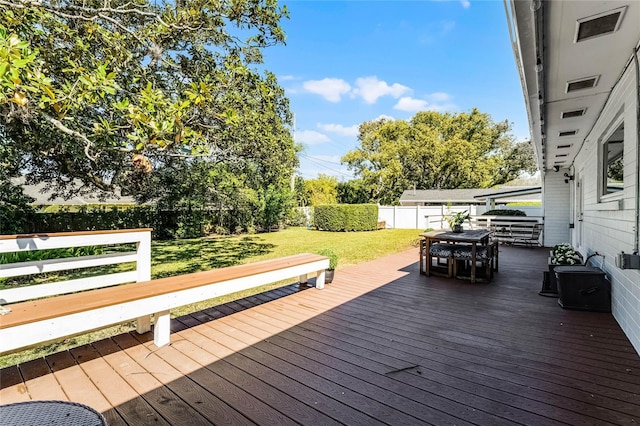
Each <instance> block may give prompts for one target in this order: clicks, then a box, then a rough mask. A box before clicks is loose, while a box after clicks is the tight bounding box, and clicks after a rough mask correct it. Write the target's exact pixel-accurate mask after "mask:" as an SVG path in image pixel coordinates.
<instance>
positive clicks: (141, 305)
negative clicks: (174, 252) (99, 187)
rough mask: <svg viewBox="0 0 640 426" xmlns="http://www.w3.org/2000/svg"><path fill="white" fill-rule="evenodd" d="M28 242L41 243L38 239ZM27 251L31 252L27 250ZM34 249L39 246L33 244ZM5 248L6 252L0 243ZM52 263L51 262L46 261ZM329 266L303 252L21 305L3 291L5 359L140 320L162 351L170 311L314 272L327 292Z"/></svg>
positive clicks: (0, 339)
mask: <svg viewBox="0 0 640 426" xmlns="http://www.w3.org/2000/svg"><path fill="white" fill-rule="evenodd" d="M135 232H136V231H134V233H135ZM103 235H104V234H103ZM65 236H69V234H68V233H67V234H65ZM37 237H38V238H46V239H47V241H49V240H50V239H51V238H53V239H56V238H57V237H58V235H56V234H48V235H46V236H37ZM24 238H25V236H14V239H15V240H16V241H17V242H18V241H21V240H23V239H24ZM27 238H36V236H28V237H27ZM129 239H130V238H129ZM0 242H2V240H0ZM18 244H19V245H20V243H18ZM23 246H25V247H26V245H23ZM31 247H35V246H34V245H31ZM0 249H2V245H1V244H0ZM5 249H6V247H5ZM149 253H150V251H149ZM78 259H82V258H78ZM47 263H48V264H50V263H51V262H48V261H47ZM76 265H77V263H76ZM2 266H3V269H2V272H5V273H6V271H7V268H4V266H6V265H2ZM328 267H329V259H328V258H327V257H325V256H320V255H317V254H309V253H304V254H299V255H293V256H287V257H282V258H277V259H271V260H265V261H261V262H255V263H251V264H246V265H237V266H231V267H227V268H221V269H214V270H210V271H204V272H196V273H192V274H187V275H179V276H174V277H168V278H161V279H156V280H146V281H139V282H135V283H129V284H124V285H118V286H111V287H103V288H93V289H89V290H85V291H81V292H78V293H71V294H59V295H55V296H53V297H48V298H45V299H38V300H27V301H21V302H19V303H12V301H11V300H7V299H6V296H7V294H9V296H11V295H12V294H11V293H7V292H6V291H4V290H3V291H2V292H0V298H2V299H4V301H3V303H10V304H9V305H8V306H6V307H7V308H9V309H10V310H11V312H9V313H7V314H6V315H3V316H1V317H0V354H2V353H7V352H11V351H16V350H18V349H23V348H28V347H30V346H34V345H37V344H43V343H47V342H51V341H55V340H58V339H60V338H63V337H68V336H73V335H77V334H81V333H85V332H88V331H92V330H96V329H99V328H104V327H107V326H111V325H114V324H119V323H122V322H126V321H130V320H134V319H137V320H138V326H137V331H138V332H140V333H143V332H147V331H149V330H150V328H151V327H150V324H151V322H150V318H151V316H152V315H153V316H154V330H153V331H154V343H155V344H156V345H157V346H163V345H166V344H168V343H169V341H170V329H169V320H170V310H171V309H174V308H176V307H179V306H184V305H188V304H191V303H195V302H199V301H203V300H207V299H211V298H215V297H218V296H222V295H226V294H230V293H234V292H237V291H242V290H246V289H249V288H253V287H258V286H261V285H264V284H269V283H273V282H277V281H280V280H284V279H288V278H293V277H299V279H300V282H302V283H305V282H307V275H308V274H309V273H316V275H317V278H316V288H323V287H324V276H325V269H327V268H328ZM0 276H1V275H0ZM5 276H6V274H5ZM84 280H85V281H90V279H84ZM74 281H77V280H74ZM85 284H86V283H85ZM95 284H96V287H99V286H101V282H100V280H96V282H95ZM40 286H41V285H35V286H31V287H27V288H29V289H32V288H37V287H40ZM46 286H48V284H46ZM31 292H33V290H32V291H31ZM48 293H50V292H48ZM47 295H50V294H47ZM23 300H24V299H23Z"/></svg>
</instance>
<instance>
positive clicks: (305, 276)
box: [299, 274, 309, 284]
mask: <svg viewBox="0 0 640 426" xmlns="http://www.w3.org/2000/svg"><path fill="white" fill-rule="evenodd" d="M299 281H300V284H306V283H307V282H308V281H309V278H308V277H307V274H304V275H300V279H299Z"/></svg>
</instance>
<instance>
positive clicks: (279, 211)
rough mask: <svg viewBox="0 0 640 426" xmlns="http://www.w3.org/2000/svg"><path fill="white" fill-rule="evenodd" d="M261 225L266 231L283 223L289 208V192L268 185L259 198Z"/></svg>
mask: <svg viewBox="0 0 640 426" xmlns="http://www.w3.org/2000/svg"><path fill="white" fill-rule="evenodd" d="M261 201H262V204H261V206H262V209H261V213H262V214H261V225H262V226H263V228H264V229H266V230H267V231H269V230H271V228H272V227H273V226H277V225H279V224H280V223H281V222H284V218H285V216H286V214H287V211H288V210H289V209H290V207H291V203H292V197H291V193H290V192H289V190H287V189H284V188H276V187H275V186H273V185H270V186H269V187H268V188H267V189H266V190H264V191H263V193H262V196H261Z"/></svg>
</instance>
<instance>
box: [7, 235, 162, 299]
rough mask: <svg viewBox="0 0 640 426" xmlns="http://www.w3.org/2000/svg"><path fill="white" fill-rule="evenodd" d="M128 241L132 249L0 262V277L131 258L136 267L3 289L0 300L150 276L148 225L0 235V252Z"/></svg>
mask: <svg viewBox="0 0 640 426" xmlns="http://www.w3.org/2000/svg"><path fill="white" fill-rule="evenodd" d="M130 243H135V245H136V250H135V251H130V252H124V253H114V254H100V255H91V256H78V257H66V258H58V259H47V260H33V261H25V262H16V263H9V264H1V265H0V278H10V277H18V276H23V275H34V274H41V273H46V272H58V271H66V270H70V269H80V268H91V267H95V266H104V265H114V264H120V263H128V262H135V263H136V269H135V270H133V271H128V272H120V273H114V274H106V275H97V276H92V277H89V278H79V279H73V280H66V281H58V282H54V283H49V284H37V285H30V286H25V287H17V288H10V289H3V290H0V304H6V303H15V302H20V301H24V300H30V299H34V298H40V297H48V296H55V295H58V294H65V293H72V292H76V291H82V290H89V289H93V288H100V287H108V286H112V285H116V284H123V283H127V282H140V281H148V280H150V279H151V229H149V228H142V229H126V230H114V231H86V232H61V233H50V234H47V233H43V234H21V235H0V254H1V253H14V252H25V251H33V250H48V249H61V248H71V247H86V246H102V245H113V244H130Z"/></svg>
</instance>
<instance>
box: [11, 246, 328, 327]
mask: <svg viewBox="0 0 640 426" xmlns="http://www.w3.org/2000/svg"><path fill="white" fill-rule="evenodd" d="M322 261H326V263H327V267H328V260H327V258H326V257H324V256H320V255H316V254H310V253H304V254H298V255H293V256H287V257H282V258H278V259H271V260H264V261H261V262H255V263H250V264H245V265H236V266H230V267H227V268H221V269H213V270H210V271H203V272H195V273H191V274H186V275H179V276H173V277H167V278H160V279H156V280H151V281H143V282H138V283H131V284H126V285H121V286H116V287H109V288H101V289H95V290H90V291H86V292H81V293H73V294H66V295H62V296H57V297H52V298H49V299H40V300H31V301H27V302H21V303H15V304H12V305H9V308H11V311H12V312H11V313H9V314H7V315H4V316H2V317H0V329H6V328H10V327H15V326H18V325H22V324H27V323H33V322H39V321H45V320H48V319H52V318H57V317H61V316H65V315H72V314H75V313H79V312H85V311H89V310H94V309H99V308H104V307H108V306H112V305H119V304H124V303H127V302H132V301H137V300H141V299H148V298H151V297H155V296H162V295H167V294H169V293H175V292H178V291H184V290H189V289H193V288H197V287H201V286H204V285H208V284H216V283H221V282H225V281H230V280H234V279H239V278H243V277H250V276H255V275H258V274H264V273H267V272H272V271H278V270H282V269H286V268H292V267H294V266H296V265H305V264H311V263H315V262H322ZM292 276H295V275H292ZM212 297H215V295H214V296H212Z"/></svg>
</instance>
